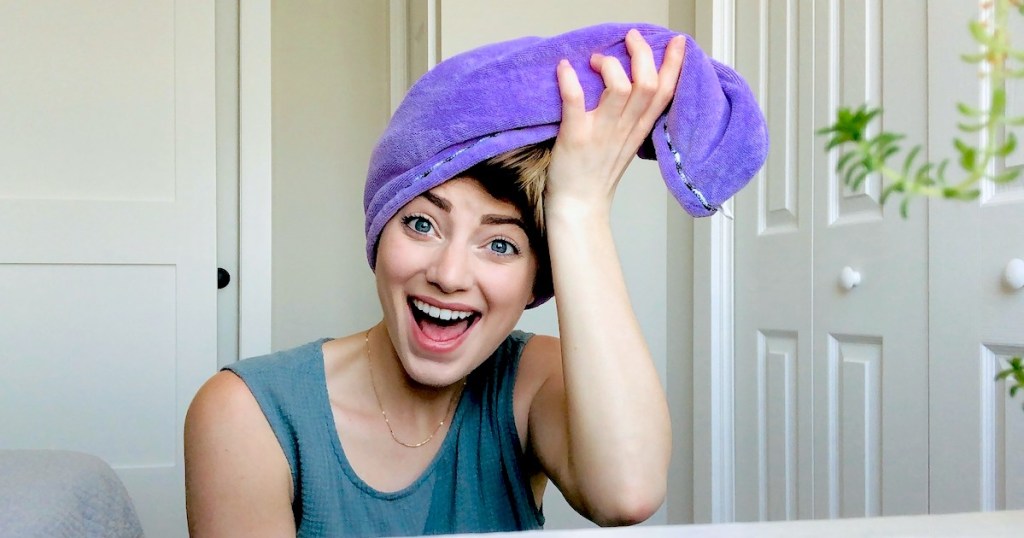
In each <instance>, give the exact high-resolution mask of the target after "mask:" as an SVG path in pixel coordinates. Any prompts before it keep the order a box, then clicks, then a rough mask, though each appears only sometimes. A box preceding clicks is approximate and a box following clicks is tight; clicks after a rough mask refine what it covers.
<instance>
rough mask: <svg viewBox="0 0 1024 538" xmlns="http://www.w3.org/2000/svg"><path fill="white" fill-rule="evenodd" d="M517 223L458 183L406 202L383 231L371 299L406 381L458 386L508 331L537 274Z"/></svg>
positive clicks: (513, 215) (511, 210) (502, 206)
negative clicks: (377, 300)
mask: <svg viewBox="0 0 1024 538" xmlns="http://www.w3.org/2000/svg"><path fill="white" fill-rule="evenodd" d="M522 222H523V221H522V215H521V214H520V212H519V210H518V209H517V208H516V207H515V206H514V205H512V204H510V203H508V202H504V201H501V200H497V199H495V198H493V197H492V196H491V195H490V194H488V193H487V191H485V190H484V188H483V187H482V186H481V185H480V184H479V183H478V182H477V181H476V180H473V179H470V178H457V179H453V180H450V181H447V182H445V183H444V184H442V185H440V186H438V187H435V188H434V189H432V190H430V191H428V192H426V193H424V194H423V195H421V196H419V197H417V198H416V199H414V200H412V201H411V202H409V203H408V204H406V205H405V207H403V208H402V209H401V210H400V211H399V212H398V213H397V214H396V215H395V216H394V217H393V218H392V219H391V220H390V221H389V222H388V224H387V225H386V226H385V227H384V230H383V232H382V233H381V237H380V243H379V244H378V247H377V266H376V277H377V293H378V295H379V296H380V302H381V305H382V307H383V310H384V321H385V322H386V323H387V327H388V331H389V333H390V336H391V341H392V343H393V344H394V346H395V350H396V351H397V353H398V357H399V360H400V361H401V363H402V366H403V368H404V369H405V371H406V373H407V374H408V375H409V377H410V378H412V380H413V381H415V382H416V383H419V384H422V385H427V386H432V387H444V386H448V385H451V384H453V383H455V382H458V381H459V380H461V379H462V378H463V377H464V376H465V375H467V374H468V373H469V372H471V371H472V370H473V369H475V368H476V367H477V366H479V365H480V364H481V363H482V362H483V361H484V360H485V359H486V358H487V357H488V356H490V354H491V353H492V352H493V351H494V350H495V349H496V348H497V347H498V345H499V344H501V342H502V341H503V340H504V339H505V337H506V336H508V334H509V333H510V332H511V331H512V329H513V328H514V327H515V325H516V323H517V322H518V321H519V317H520V316H521V315H522V313H523V310H524V309H525V307H526V305H527V304H529V303H530V302H531V301H532V300H533V295H532V289H533V282H534V277H535V275H536V273H537V261H536V258H535V256H534V253H533V251H532V250H531V249H530V245H529V241H528V238H527V235H526V232H525V230H524V227H523V225H522Z"/></svg>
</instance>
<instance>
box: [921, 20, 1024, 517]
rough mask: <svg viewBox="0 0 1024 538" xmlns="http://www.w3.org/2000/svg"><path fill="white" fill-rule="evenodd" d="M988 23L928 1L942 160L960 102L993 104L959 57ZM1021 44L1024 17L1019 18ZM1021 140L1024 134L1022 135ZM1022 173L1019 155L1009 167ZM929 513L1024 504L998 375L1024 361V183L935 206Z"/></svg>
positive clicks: (1018, 94) (1020, 442) (1022, 88)
mask: <svg viewBox="0 0 1024 538" xmlns="http://www.w3.org/2000/svg"><path fill="white" fill-rule="evenodd" d="M983 15H987V13H985V12H983V11H982V10H981V8H980V7H979V3H978V2H964V1H963V0H933V1H932V2H931V3H929V11H928V29H929V34H930V36H929V39H930V41H929V45H930V47H931V50H932V51H933V52H932V53H931V54H930V62H931V63H930V70H929V73H930V80H929V86H930V90H931V91H930V94H929V100H930V101H931V102H932V103H934V104H933V105H932V107H931V108H932V109H931V111H930V114H929V120H930V121H929V123H930V125H931V127H930V130H929V142H930V145H931V147H933V148H935V152H936V155H935V156H936V157H937V158H942V157H955V156H954V155H950V154H951V153H953V152H952V151H951V150H952V144H951V140H952V139H953V137H954V136H961V137H963V138H964V139H965V140H969V141H971V140H972V139H971V138H970V137H969V136H964V135H962V134H960V133H958V132H957V130H956V123H957V121H959V120H960V119H961V118H958V117H957V114H956V108H955V107H954V103H956V102H957V101H962V102H965V103H969V104H972V105H974V106H980V105H984V101H983V99H986V96H987V95H988V93H989V91H988V88H984V87H981V85H979V84H978V77H977V75H976V73H977V67H976V66H973V65H968V64H965V63H963V62H960V61H959V54H960V53H962V52H967V51H970V50H972V48H973V47H975V44H974V43H973V42H972V40H971V38H970V37H969V35H968V33H967V26H966V21H968V20H969V19H971V18H977V17H979V16H983ZM1010 20H1011V21H1012V22H1013V26H1012V32H1013V36H1014V38H1015V42H1014V45H1015V48H1017V49H1019V48H1021V44H1022V43H1024V17H1022V16H1021V15H1020V14H1018V13H1016V12H1013V13H1011V14H1010ZM1008 109H1009V110H1008V112H1009V113H1010V114H1011V115H1015V116H1021V115H1024V84H1022V83H1021V81H1014V83H1013V84H1011V86H1010V87H1009V88H1008ZM1017 136H1018V137H1020V136H1022V133H1021V132H1020V130H1018V131H1017ZM1021 165H1024V154H1022V152H1021V150H1020V148H1018V151H1017V152H1016V154H1015V155H1011V160H1009V161H1008V162H1006V163H1002V162H999V163H996V167H995V169H1002V168H1003V167H1004V166H1007V167H1013V166H1021ZM930 213H931V220H932V223H931V241H930V245H931V251H932V264H931V267H930V274H929V276H930V280H931V287H932V290H931V292H932V300H931V305H930V311H931V338H930V348H931V356H932V360H931V370H930V372H929V374H930V380H931V398H930V400H931V403H930V408H931V447H932V451H931V508H932V511H933V512H962V511H974V510H999V509H1022V508H1024V410H1022V409H1021V404H1022V402H1024V396H1021V395H1018V397H1017V398H1016V399H1014V400H1011V399H1010V398H1009V397H1008V395H1007V390H1006V389H1007V387H1006V385H1005V384H1004V383H1002V382H1000V383H996V382H994V381H993V378H994V376H995V374H996V372H997V371H998V370H1001V369H1002V368H1004V367H1005V363H1004V362H1003V361H1004V360H1005V359H1006V358H1009V357H1011V356H1024V289H1014V288H1012V287H1011V286H1009V285H1007V283H1006V282H1005V280H1004V272H1005V268H1006V266H1007V264H1008V263H1009V262H1010V260H1013V259H1014V258H1017V259H1024V179H1021V180H1018V181H1017V182H1015V183H1012V184H1010V185H1004V186H996V185H985V186H984V187H983V191H982V196H981V198H980V199H979V200H978V201H977V202H972V203H950V202H942V203H934V204H932V208H931V212H930Z"/></svg>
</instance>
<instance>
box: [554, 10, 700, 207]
mask: <svg viewBox="0 0 1024 538" xmlns="http://www.w3.org/2000/svg"><path fill="white" fill-rule="evenodd" d="M685 44H686V41H685V39H684V38H683V37H682V36H676V37H675V38H674V39H672V40H671V41H670V42H669V44H668V46H667V47H666V49H665V55H664V60H663V61H662V65H661V70H660V71H659V70H658V69H656V68H655V66H654V55H653V53H652V52H651V47H650V46H649V45H648V44H647V42H646V41H645V40H644V38H643V36H641V35H640V32H638V31H636V30H630V31H629V33H627V34H626V49H627V50H628V51H629V55H630V63H631V66H632V75H633V81H632V82H630V80H629V77H627V76H626V72H625V70H624V69H623V67H622V64H621V63H619V60H618V59H617V58H615V57H612V56H604V55H602V54H594V55H593V56H592V57H591V58H590V67H591V68H592V69H593V70H594V71H596V72H599V73H601V78H602V79H603V80H604V84H605V90H604V92H603V93H602V94H601V100H600V102H599V103H598V106H597V108H595V109H594V110H591V111H589V112H588V111H587V110H586V108H585V104H584V96H583V88H582V87H581V86H580V82H579V79H578V78H577V76H576V71H575V70H574V69H573V68H572V66H571V65H570V64H569V62H568V61H566V60H563V61H562V62H561V63H560V64H559V65H558V87H559V91H560V93H561V97H562V124H561V128H560V131H559V133H558V138H556V139H555V146H554V149H553V150H552V159H551V166H550V168H549V169H548V183H547V187H546V190H545V194H544V202H545V208H546V209H545V211H546V212H551V211H561V210H563V209H573V208H575V209H581V208H585V209H586V210H587V211H588V212H589V211H595V210H596V211H604V212H607V211H608V210H610V208H611V202H612V198H613V196H614V194H615V187H616V186H617V185H618V182H619V178H621V177H622V173H623V172H624V171H625V170H626V167H627V166H628V165H629V163H630V161H632V160H633V157H634V156H635V155H636V152H637V150H638V149H639V147H640V144H642V143H643V141H644V139H645V138H646V137H647V135H648V134H649V133H650V132H651V129H652V128H653V126H654V122H655V120H657V118H658V116H660V115H661V113H662V112H663V111H664V110H665V107H666V106H668V103H669V101H671V99H672V96H673V94H674V92H675V88H676V81H677V80H678V79H679V72H680V70H681V68H682V63H683V49H684V48H685Z"/></svg>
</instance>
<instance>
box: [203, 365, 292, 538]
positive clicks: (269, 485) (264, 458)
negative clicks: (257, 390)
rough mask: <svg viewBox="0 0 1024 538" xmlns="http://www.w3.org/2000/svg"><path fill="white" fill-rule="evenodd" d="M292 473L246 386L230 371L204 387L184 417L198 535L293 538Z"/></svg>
mask: <svg viewBox="0 0 1024 538" xmlns="http://www.w3.org/2000/svg"><path fill="white" fill-rule="evenodd" d="M291 491H292V484H291V471H290V470H289V468H288V462H287V460H286V459H285V456H284V452H283V451H282V450H281V447H280V445H279V444H278V443H277V439H276V437H275V436H274V433H273V431H272V430H271V429H270V424H269V423H268V422H267V419H266V417H265V416H264V415H263V412H262V411H261V410H260V407H259V404H258V403H257V402H256V399H255V398H254V397H253V395H252V393H251V392H250V391H249V388H248V386H246V384H245V382H244V381H242V380H241V379H240V378H239V377H238V376H236V375H235V374H233V373H231V372H226V371H225V372H220V373H218V374H216V375H214V376H213V377H212V378H210V380H209V381H207V382H206V384H204V385H203V387H202V388H201V389H199V392H198V393H197V394H196V397H195V398H194V399H193V400H192V404H191V405H190V406H189V410H188V414H187V415H186V417H185V499H186V504H187V509H188V519H189V530H190V533H191V534H192V536H205V535H216V536H235V535H238V536H243V535H245V536H262V535H271V534H281V533H282V532H284V533H285V534H287V533H289V532H290V533H294V532H295V531H294V523H293V516H292V513H291Z"/></svg>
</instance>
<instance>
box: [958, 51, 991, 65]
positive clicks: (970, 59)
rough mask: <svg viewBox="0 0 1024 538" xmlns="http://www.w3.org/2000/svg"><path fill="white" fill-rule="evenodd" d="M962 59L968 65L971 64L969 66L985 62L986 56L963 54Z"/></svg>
mask: <svg viewBox="0 0 1024 538" xmlns="http://www.w3.org/2000/svg"><path fill="white" fill-rule="evenodd" d="M960 59H961V60H963V61H965V62H967V63H969V64H976V63H981V62H982V61H984V60H985V55H984V54H981V53H978V54H961V55H960Z"/></svg>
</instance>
